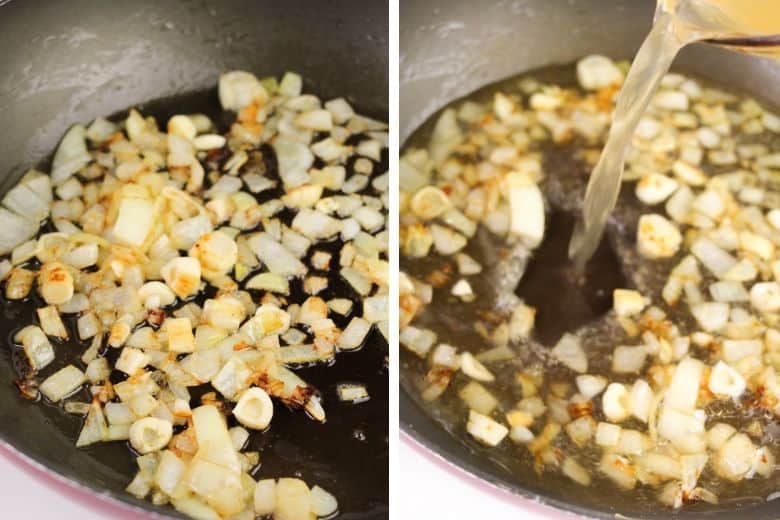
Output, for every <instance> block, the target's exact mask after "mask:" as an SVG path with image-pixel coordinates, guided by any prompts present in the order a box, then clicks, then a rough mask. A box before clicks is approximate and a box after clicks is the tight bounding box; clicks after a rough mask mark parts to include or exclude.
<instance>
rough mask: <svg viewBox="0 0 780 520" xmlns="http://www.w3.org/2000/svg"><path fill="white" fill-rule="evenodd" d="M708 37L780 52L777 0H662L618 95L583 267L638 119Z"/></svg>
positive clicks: (588, 217)
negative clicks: (688, 52)
mask: <svg viewBox="0 0 780 520" xmlns="http://www.w3.org/2000/svg"><path fill="white" fill-rule="evenodd" d="M700 40H708V41H711V42H713V43H720V44H722V45H724V46H726V47H727V48H736V49H738V50H743V51H746V52H751V53H755V54H762V55H772V56H775V55H780V2H777V1H776V0H751V1H744V0H659V4H658V9H657V11H656V18H655V23H654V24H653V28H652V29H651V31H650V34H648V36H647V38H646V39H645V41H644V43H643V44H642V46H641V47H640V49H639V52H638V53H637V55H636V57H635V58H634V61H633V64H632V65H631V69H630V70H629V72H628V75H627V76H626V80H625V83H624V84H623V89H622V90H621V92H620V95H619V96H618V100H617V106H616V107H615V112H614V115H613V122H612V127H611V128H610V132H609V138H608V139H607V144H606V145H605V146H604V150H603V151H602V153H601V157H600V158H599V162H598V164H596V167H595V168H594V169H593V173H592V174H591V176H590V181H589V182H588V189H587V192H586V194H585V201H584V204H583V208H582V220H581V221H580V222H579V223H578V225H577V228H575V231H574V235H573V236H572V240H571V243H570V245H569V255H570V257H571V258H572V259H573V260H574V263H575V265H576V266H577V267H578V268H579V269H580V270H582V268H584V265H585V263H586V262H587V261H588V259H589V258H590V257H591V256H592V255H593V253H594V252H595V251H596V248H597V247H598V244H599V241H600V238H601V234H602V233H603V231H604V226H605V224H606V222H607V218H608V217H609V214H610V213H611V212H612V210H613V209H614V207H615V202H616V201H617V196H618V193H619V191H620V179H621V176H622V173H623V163H624V161H625V157H626V153H628V149H629V145H630V143H631V138H632V136H633V135H634V132H635V130H636V127H637V125H638V124H639V120H640V118H641V117H642V114H643V113H644V112H645V109H646V108H647V105H648V104H649V103H650V100H651V99H652V97H653V94H654V93H655V91H656V90H657V88H658V85H659V83H660V82H661V79H662V78H663V76H664V74H666V72H667V71H668V70H669V68H670V67H671V64H672V61H673V60H674V57H675V56H676V55H677V53H678V52H679V51H680V49H682V48H683V47H684V46H685V45H687V44H689V43H692V42H695V41H700Z"/></svg>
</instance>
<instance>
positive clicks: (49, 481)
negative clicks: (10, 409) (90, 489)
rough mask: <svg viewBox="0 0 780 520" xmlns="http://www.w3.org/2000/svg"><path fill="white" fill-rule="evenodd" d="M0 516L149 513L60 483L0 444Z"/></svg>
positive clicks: (63, 518) (59, 518) (136, 519)
mask: <svg viewBox="0 0 780 520" xmlns="http://www.w3.org/2000/svg"><path fill="white" fill-rule="evenodd" d="M0 504H2V512H0V517H2V518H29V519H32V520H38V519H56V520H107V519H111V520H147V519H149V518H150V517H149V516H148V515H143V514H138V513H135V512H133V511H129V510H126V509H125V508H123V507H117V506H115V505H113V504H112V503H109V502H107V501H105V500H102V499H99V498H96V497H94V496H93V495H91V494H89V493H86V492H84V491H81V490H77V489H74V488H72V487H71V486H70V485H68V484H63V483H62V482H59V481H57V480H55V479H53V478H51V477H50V476H48V475H47V474H46V473H44V472H42V471H40V470H38V469H36V468H34V467H32V466H29V465H28V464H27V463H26V462H24V461H22V460H21V459H19V458H18V456H16V455H15V454H13V453H10V452H9V451H8V450H7V449H6V448H4V447H2V446H0Z"/></svg>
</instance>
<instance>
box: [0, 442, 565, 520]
mask: <svg viewBox="0 0 780 520" xmlns="http://www.w3.org/2000/svg"><path fill="white" fill-rule="evenodd" d="M399 455H400V468H401V475H400V478H399V481H400V486H399V489H398V491H399V492H398V493H397V495H396V496H398V498H399V501H398V504H397V507H396V508H395V511H396V512H397V513H398V518H399V519H404V520H407V519H409V520H414V519H418V518H419V519H440V518H441V519H444V518H446V519H447V520H461V519H462V520H467V519H468V520H473V519H475V518H476V519H480V518H490V519H493V520H497V519H503V518H512V519H513V520H550V519H559V518H569V519H571V518H573V517H572V516H568V515H567V516H565V517H564V516H563V515H561V514H559V513H558V512H556V511H553V510H552V509H548V508H546V507H544V506H540V505H538V504H534V503H531V502H529V501H526V500H523V499H520V498H517V497H514V496H511V495H509V494H506V493H504V492H501V491H497V490H494V489H493V488H491V487H489V486H487V485H485V484H483V483H481V482H479V481H477V480H475V479H472V478H470V477H468V476H466V475H464V474H462V473H461V472H459V471H457V470H454V469H453V468H451V467H450V466H448V465H447V464H445V463H444V462H442V461H440V460H438V459H437V458H436V457H435V456H433V455H431V454H429V453H427V452H425V451H423V450H422V449H421V448H419V447H418V446H416V445H413V444H412V443H411V442H410V441H409V440H407V439H404V438H403V437H402V439H401V442H400V446H399ZM0 499H1V500H0V503H2V517H3V518H14V517H17V516H18V517H20V518H21V517H25V518H32V519H38V518H56V519H57V520H105V519H107V518H111V519H112V520H135V519H138V520H143V519H147V518H149V517H148V516H146V515H143V514H137V513H134V512H130V511H127V510H125V509H124V508H119V507H116V506H114V505H112V504H110V503H107V502H105V501H103V500H100V499H96V498H94V497H92V496H91V495H90V494H88V493H85V492H82V491H79V490H74V489H72V488H71V487H70V486H68V485H66V484H62V483H60V482H57V481H56V480H54V479H52V478H51V477H49V476H47V475H46V474H44V473H42V472H41V471H39V470H38V469H36V468H32V467H30V466H28V465H26V463H24V462H22V461H21V460H20V459H18V458H17V457H16V456H15V455H13V454H9V453H8V452H7V451H6V450H4V449H0ZM443 504H446V505H447V507H446V510H444V509H443V507H442V505H443Z"/></svg>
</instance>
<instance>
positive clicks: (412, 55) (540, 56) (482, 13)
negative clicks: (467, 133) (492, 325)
mask: <svg viewBox="0 0 780 520" xmlns="http://www.w3.org/2000/svg"><path fill="white" fill-rule="evenodd" d="M654 8H655V2H654V1H653V0H518V1H485V2H472V1H469V0H416V1H410V0H406V1H404V0H402V1H401V2H400V9H401V13H400V27H401V31H400V70H399V74H400V80H399V86H400V93H399V96H400V118H399V125H400V141H401V142H402V143H403V142H405V141H406V140H407V139H409V138H410V136H411V135H412V133H413V132H414V131H415V129H416V128H418V127H420V125H422V124H423V122H424V121H426V119H428V118H429V117H431V116H432V115H433V114H434V113H435V112H436V111H437V110H438V109H440V108H441V107H443V106H445V105H447V104H448V103H450V102H452V101H454V100H456V99H458V98H461V97H463V96H466V95H467V94H470V93H471V92H473V91H475V90H477V89H478V88H480V87H483V86H485V85H488V84H491V83H494V82H497V81H499V80H501V79H504V78H508V77H511V76H516V75H518V74H520V73H522V72H524V71H529V70H533V69H537V68H540V67H547V66H551V65H565V64H570V63H573V62H575V61H576V60H577V59H578V58H580V57H582V56H585V55H588V54H593V53H599V54H604V55H606V56H612V57H614V58H619V59H630V58H631V57H633V55H634V54H635V53H636V50H637V49H638V47H639V45H640V43H641V41H642V39H643V38H644V36H645V35H646V34H647V32H648V30H649V28H650V24H651V21H652V18H653V10H654ZM674 67H675V68H676V69H677V70H680V71H682V72H687V73H691V74H694V75H696V76H699V77H702V78H705V79H709V80H711V81H714V82H715V83H716V84H719V85H724V86H726V87H733V88H734V89H737V90H739V91H740V92H746V93H749V94H751V95H754V96H755V97H757V98H758V99H760V100H763V101H765V102H767V103H768V105H770V106H772V105H774V106H778V105H779V104H780V87H778V85H780V67H778V66H777V64H776V63H773V62H771V61H768V60H762V59H757V58H753V57H747V56H744V55H740V54H737V53H733V52H727V51H724V50H722V49H718V48H715V47H711V46H706V45H695V46H693V47H691V48H688V49H686V50H684V51H683V52H682V54H681V55H680V56H679V57H678V59H677V60H676V61H675V65H674ZM564 224H565V223H564ZM565 227H566V226H565V225H563V228H565ZM559 238H560V237H559ZM567 240H568V234H567V236H566V237H564V239H563V240H559V242H560V243H561V244H562V245H563V248H561V250H560V252H561V254H562V252H563V251H565V244H566V242H567ZM537 267H539V266H537ZM558 267H563V266H562V265H561V266H558ZM545 275H549V276H554V273H553V272H552V271H550V270H548V272H546V273H545ZM556 287H557V286H556ZM568 296H569V295H565V296H561V294H560V293H559V292H557V293H556V292H554V290H553V289H552V288H550V290H549V296H548V301H547V302H546V304H547V307H548V310H554V309H555V308H556V305H557V306H558V307H559V310H561V309H562V308H563V306H562V303H563V300H564V299H565V298H567V297H568ZM556 302H557V303H556ZM444 314H446V316H442V318H441V319H442V321H446V320H447V319H449V320H453V322H454V321H457V320H463V319H464V318H463V317H462V316H459V315H457V313H456V312H455V311H452V312H448V313H444ZM562 332H563V331H562V330H558V331H557V335H558V336H560V334H562ZM415 369H418V370H419V367H417V366H416V361H415V360H414V359H413V356H411V355H406V353H404V352H402V353H401V357H400V374H399V378H400V383H401V388H400V402H399V407H400V425H401V428H402V430H403V431H404V432H405V433H406V434H408V435H409V436H410V437H411V438H412V439H414V441H416V442H418V443H420V444H421V445H423V446H424V447H426V448H427V449H429V450H430V451H432V452H434V453H435V454H437V455H439V456H441V457H442V458H444V459H446V460H448V461H450V462H451V463H452V464H454V466H457V467H459V468H461V469H462V470H464V471H466V472H468V473H470V474H471V475H473V476H475V477H477V478H479V479H482V480H483V481H485V482H488V483H490V484H492V485H493V486H495V487H497V488H501V489H503V490H506V491H507V492H509V493H512V494H515V495H517V496H519V497H524V498H527V499H530V500H533V501H535V502H541V503H545V504H548V505H550V506H553V507H555V508H559V509H561V510H565V511H569V512H573V513H576V514H580V515H583V516H588V517H596V518H657V519H660V518H669V517H675V518H676V517H680V518H718V519H735V520H737V519H744V518H753V519H756V520H758V519H776V518H780V502H778V501H771V502H764V503H758V504H755V503H754V504H753V505H751V504H741V505H736V506H735V505H734V504H731V505H730V504H721V505H720V506H719V507H715V508H710V509H711V510H710V511H708V512H703V511H702V510H701V509H698V508H693V510H683V511H681V512H679V513H672V512H671V511H669V510H668V509H666V508H663V507H659V506H658V505H657V504H655V503H654V502H653V501H643V503H639V502H637V501H635V500H632V499H629V498H628V495H626V494H624V493H621V492H619V491H617V490H615V489H614V487H607V486H598V487H591V488H588V489H587V490H586V491H583V490H582V489H579V490H578V489H576V487H573V486H572V485H571V484H570V483H567V482H566V481H565V480H564V479H559V478H556V477H555V476H550V475H549V474H547V475H545V476H544V478H539V477H538V476H537V475H536V474H535V473H534V472H533V471H532V470H531V471H526V472H516V471H509V470H507V469H506V468H505V467H502V465H501V464H500V463H499V462H496V461H492V460H491V459H490V458H489V457H490V450H488V449H484V448H480V447H479V446H478V445H477V444H476V443H474V442H470V441H469V440H468V439H465V438H464V436H463V433H462V425H458V424H455V425H454V426H453V423H451V422H448V421H447V420H446V418H444V416H445V415H446V411H445V410H441V409H438V408H437V407H435V406H430V405H426V404H424V403H422V402H421V400H420V399H419V398H418V396H419V390H418V389H417V388H415V384H414V383H415V381H416V379H415V377H414V371H415ZM443 418H444V420H442V419H443ZM443 424H446V425H448V427H449V428H450V429H452V432H450V431H448V430H447V429H445V427H444V426H443ZM632 496H633V495H632ZM522 504H523V502H522V501H520V500H518V508H517V509H510V508H508V509H507V511H506V515H505V516H506V517H510V516H514V515H522Z"/></svg>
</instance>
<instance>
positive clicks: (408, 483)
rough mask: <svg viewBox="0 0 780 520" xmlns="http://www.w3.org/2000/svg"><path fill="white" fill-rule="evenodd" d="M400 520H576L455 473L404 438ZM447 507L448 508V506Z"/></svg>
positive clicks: (401, 446) (465, 475) (401, 445)
mask: <svg viewBox="0 0 780 520" xmlns="http://www.w3.org/2000/svg"><path fill="white" fill-rule="evenodd" d="M399 452H400V453H399V456H400V462H401V464H400V467H401V475H400V486H399V487H400V489H399V495H400V500H399V501H400V504H399V507H398V508H397V511H398V512H399V513H400V514H399V516H398V518H399V519H404V520H406V519H418V518H419V519H437V520H438V519H447V520H474V519H477V520H482V519H490V520H499V519H504V518H511V519H512V520H559V519H569V520H572V519H575V518H576V517H575V516H573V515H569V514H566V515H564V514H562V513H559V512H558V511H555V510H553V509H550V508H548V507H545V506H542V505H539V504H536V503H533V502H531V501H528V500H524V499H522V498H519V497H515V496H512V495H510V494H509V493H505V492H503V491H500V490H497V489H494V488H492V487H491V486H488V485H487V484H484V483H482V482H480V481H478V480H476V479H474V478H472V477H470V476H468V475H467V474H465V473H463V472H461V471H459V470H456V469H454V468H453V467H451V466H449V465H448V464H447V463H445V462H443V461H441V460H440V459H438V458H437V457H436V456H434V455H431V454H429V453H427V452H425V451H424V450H423V449H422V448H420V447H419V446H417V445H416V444H413V443H412V441H410V440H408V439H406V438H404V436H403V435H401V442H400V449H399ZM445 504H446V506H445Z"/></svg>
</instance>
